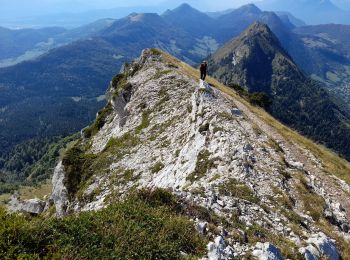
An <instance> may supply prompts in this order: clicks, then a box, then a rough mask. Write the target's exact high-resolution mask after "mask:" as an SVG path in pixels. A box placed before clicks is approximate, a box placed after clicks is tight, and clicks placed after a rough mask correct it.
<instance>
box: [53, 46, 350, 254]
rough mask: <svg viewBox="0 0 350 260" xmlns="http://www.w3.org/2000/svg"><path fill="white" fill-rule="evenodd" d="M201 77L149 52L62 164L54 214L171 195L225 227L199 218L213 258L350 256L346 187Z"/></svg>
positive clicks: (117, 81) (121, 79) (113, 89)
mask: <svg viewBox="0 0 350 260" xmlns="http://www.w3.org/2000/svg"><path fill="white" fill-rule="evenodd" d="M194 73H195V72H194V71H193V69H191V68H190V67H189V66H187V65H185V64H184V63H182V62H180V61H178V60H176V59H175V58H173V57H171V56H169V55H167V54H165V53H162V52H160V51H158V50H154V49H152V50H144V51H143V53H142V55H141V57H140V58H139V59H138V60H136V61H135V62H133V63H132V64H131V65H126V66H124V69H123V71H122V73H121V74H119V75H118V76H116V77H115V78H114V79H113V81H112V82H111V86H110V88H109V90H108V94H107V96H108V98H109V102H108V105H107V106H106V108H105V109H104V110H103V111H101V112H100V113H99V114H98V116H97V119H96V121H95V123H94V124H93V125H92V126H90V127H89V128H87V129H84V130H83V131H82V138H81V140H79V141H78V142H77V143H76V144H74V146H73V147H72V148H70V150H68V151H67V152H66V155H65V156H64V158H63V161H62V162H60V163H59V164H58V166H57V167H56V170H55V178H54V179H53V184H54V192H53V195H52V196H51V201H52V202H54V204H55V207H56V212H57V215H58V216H60V217H62V216H64V215H65V214H69V213H73V212H79V211H91V210H98V209H101V208H103V207H105V206H106V205H108V204H109V203H111V202H112V201H114V200H117V199H120V198H123V197H125V196H127V194H128V192H131V191H132V190H135V189H140V188H150V189H155V188H165V189H169V190H171V191H172V192H173V193H174V194H175V195H176V196H177V197H178V198H179V199H180V200H182V201H184V202H188V203H194V204H196V205H200V206H201V207H203V208H205V209H207V210H210V212H211V214H212V215H213V216H216V217H218V218H219V219H221V221H220V222H221V223H220V224H217V223H216V224H213V223H211V222H210V221H208V220H204V219H198V218H195V219H193V221H194V225H195V226H196V229H197V230H198V232H200V233H202V234H203V235H204V236H207V237H208V238H209V239H210V240H211V241H212V242H210V243H209V244H208V256H207V259H231V258H233V257H235V258H245V257H249V256H254V257H256V258H258V259H284V258H289V259H294V258H301V259H304V258H305V259H320V258H323V257H330V258H331V259H340V255H342V256H343V257H345V256H349V251H348V249H347V248H349V239H350V235H349V226H350V225H349V214H350V205H349V204H347V203H346V199H347V198H348V194H349V191H350V186H349V185H348V184H347V183H346V182H345V181H342V180H340V179H338V178H337V177H334V176H332V175H329V173H328V172H326V170H325V169H324V167H323V162H322V161H320V159H319V158H317V157H316V156H315V155H314V154H313V153H312V152H311V151H309V150H307V149H306V148H304V147H302V146H300V145H299V144H297V143H293V141H294V140H287V139H285V138H284V137H283V136H282V135H279V134H278V133H274V132H278V131H277V130H276V129H272V128H271V126H270V125H268V124H267V123H266V122H265V121H264V120H263V119H262V118H261V117H259V116H257V115H256V114H254V112H252V108H251V107H250V106H249V105H248V104H246V103H245V102H244V101H243V100H241V99H240V98H239V97H238V96H236V95H234V94H232V95H228V93H230V92H229V91H228V90H227V91H225V92H226V93H224V92H222V91H221V90H223V87H222V86H221V85H219V83H217V82H214V81H212V80H211V79H210V82H211V83H214V84H215V86H216V87H217V88H216V87H214V86H213V85H209V84H208V83H206V82H203V81H201V82H199V83H198V79H197V78H196V75H195V74H194ZM96 127H97V128H96ZM76 153H78V154H79V156H77V157H74V156H75V154H76ZM71 157H72V158H71ZM74 158H78V161H77V160H74Z"/></svg>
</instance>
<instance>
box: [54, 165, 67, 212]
mask: <svg viewBox="0 0 350 260" xmlns="http://www.w3.org/2000/svg"><path fill="white" fill-rule="evenodd" d="M64 174H65V171H64V166H63V165H62V162H59V163H58V165H57V166H56V168H55V170H54V175H53V177H52V185H53V188H52V193H51V196H50V201H52V202H53V203H54V205H55V207H56V216H57V217H63V216H65V215H66V213H67V207H68V203H69V201H68V191H67V188H66V187H65V186H64V178H65V175H64Z"/></svg>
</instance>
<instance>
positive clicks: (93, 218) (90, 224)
mask: <svg viewBox="0 0 350 260" xmlns="http://www.w3.org/2000/svg"><path fill="white" fill-rule="evenodd" d="M174 204H176V199H175V197H173V195H171V194H170V193H169V192H167V191H164V190H156V191H154V192H149V191H146V190H143V191H141V192H140V193H138V194H136V195H135V196H131V197H130V199H127V200H126V201H124V202H118V203H116V204H114V205H112V206H109V207H107V208H105V209H103V210H101V211H97V212H85V213H80V214H78V215H72V216H68V217H66V218H64V219H44V218H41V217H36V218H27V217H24V216H20V215H9V214H7V213H6V212H5V211H4V210H3V209H0V258H1V259H47V258H49V259H52V258H53V259H91V258H94V259H96V258H97V259H179V258H181V252H185V253H187V254H188V255H189V257H190V258H191V257H201V256H203V255H204V254H205V244H206V242H207V241H206V240H205V238H204V237H202V236H200V235H199V234H198V233H197V232H196V231H195V229H194V226H193V223H192V222H191V221H189V220H188V219H187V218H186V217H184V216H182V215H179V214H177V213H176V212H175V211H174V210H173V208H174Z"/></svg>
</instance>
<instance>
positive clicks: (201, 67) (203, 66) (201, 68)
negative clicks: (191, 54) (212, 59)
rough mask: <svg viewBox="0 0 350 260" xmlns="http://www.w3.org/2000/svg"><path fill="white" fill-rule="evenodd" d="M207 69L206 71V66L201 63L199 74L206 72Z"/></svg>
mask: <svg viewBox="0 0 350 260" xmlns="http://www.w3.org/2000/svg"><path fill="white" fill-rule="evenodd" d="M207 69H208V64H206V63H202V64H201V66H200V68H199V70H200V71H201V72H207Z"/></svg>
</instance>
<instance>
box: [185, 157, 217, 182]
mask: <svg viewBox="0 0 350 260" xmlns="http://www.w3.org/2000/svg"><path fill="white" fill-rule="evenodd" d="M210 155H211V154H210V152H209V151H208V150H203V151H201V152H200V153H199V155H198V158H197V163H196V168H195V170H194V172H192V173H191V174H190V175H188V176H187V178H186V180H188V181H191V182H194V181H196V180H199V179H201V178H203V177H204V176H205V175H206V174H207V172H208V170H209V169H211V168H213V167H214V166H215V164H214V161H215V159H209V157H210Z"/></svg>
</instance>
